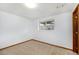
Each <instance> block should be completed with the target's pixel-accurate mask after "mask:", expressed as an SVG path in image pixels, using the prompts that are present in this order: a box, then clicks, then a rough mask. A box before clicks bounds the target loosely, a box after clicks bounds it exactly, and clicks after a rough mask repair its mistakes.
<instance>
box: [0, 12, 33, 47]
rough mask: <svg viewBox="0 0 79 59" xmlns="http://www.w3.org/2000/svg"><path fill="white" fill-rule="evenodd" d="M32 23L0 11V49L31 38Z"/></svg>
mask: <svg viewBox="0 0 79 59" xmlns="http://www.w3.org/2000/svg"><path fill="white" fill-rule="evenodd" d="M32 33H33V29H32V21H31V20H28V19H25V18H22V17H19V16H16V15H13V14H9V13H6V12H3V11H0V48H4V47H7V46H10V45H13V44H16V43H19V42H23V41H26V40H29V39H31V38H32V37H33V34H32Z"/></svg>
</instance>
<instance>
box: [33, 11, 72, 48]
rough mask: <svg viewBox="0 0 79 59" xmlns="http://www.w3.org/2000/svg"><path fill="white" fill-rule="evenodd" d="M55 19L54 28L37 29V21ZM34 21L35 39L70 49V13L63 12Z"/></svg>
mask: <svg viewBox="0 0 79 59" xmlns="http://www.w3.org/2000/svg"><path fill="white" fill-rule="evenodd" d="M45 19H55V29H54V30H38V28H39V21H43V20H45ZM45 19H39V20H37V21H36V20H35V21H34V25H35V28H36V29H37V30H36V29H35V34H36V35H35V37H34V38H35V39H37V40H40V41H44V42H47V43H50V44H54V45H58V46H62V47H66V48H70V49H72V13H71V12H68V13H63V14H59V15H55V16H51V17H49V18H45Z"/></svg>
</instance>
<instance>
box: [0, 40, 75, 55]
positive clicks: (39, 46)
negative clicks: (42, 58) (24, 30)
mask: <svg viewBox="0 0 79 59" xmlns="http://www.w3.org/2000/svg"><path fill="white" fill-rule="evenodd" d="M0 55H76V53H74V52H72V51H70V50H66V49H63V48H59V47H56V46H51V45H48V44H44V43H40V42H38V41H34V40H30V41H28V42H25V43H22V44H19V45H15V46H13V47H9V48H6V49H3V50H0Z"/></svg>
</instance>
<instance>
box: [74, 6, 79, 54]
mask: <svg viewBox="0 0 79 59" xmlns="http://www.w3.org/2000/svg"><path fill="white" fill-rule="evenodd" d="M78 24H79V21H78V6H77V8H76V9H75V11H74V12H73V51H74V52H76V53H78V49H79V47H78V46H79V45H78V41H79V38H78V36H79V35H78V34H79V33H78V32H79V31H78Z"/></svg>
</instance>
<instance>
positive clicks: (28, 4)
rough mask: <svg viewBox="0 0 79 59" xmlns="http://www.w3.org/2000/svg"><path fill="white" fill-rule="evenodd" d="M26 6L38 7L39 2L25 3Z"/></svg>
mask: <svg viewBox="0 0 79 59" xmlns="http://www.w3.org/2000/svg"><path fill="white" fill-rule="evenodd" d="M24 5H25V6H27V7H28V8H36V7H37V3H24Z"/></svg>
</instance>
